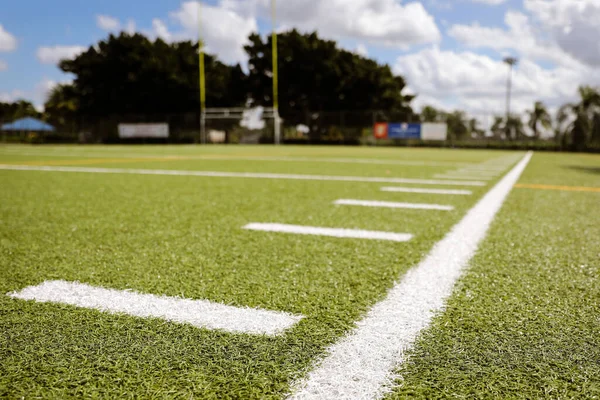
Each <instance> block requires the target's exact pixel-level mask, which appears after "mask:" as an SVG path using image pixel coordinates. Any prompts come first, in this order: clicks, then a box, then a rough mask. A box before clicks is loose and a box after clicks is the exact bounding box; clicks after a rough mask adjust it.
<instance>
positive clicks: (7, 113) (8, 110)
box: [0, 100, 40, 122]
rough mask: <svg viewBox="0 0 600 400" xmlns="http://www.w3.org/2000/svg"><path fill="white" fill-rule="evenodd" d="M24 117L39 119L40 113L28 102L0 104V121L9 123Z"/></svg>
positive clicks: (19, 101)
mask: <svg viewBox="0 0 600 400" xmlns="http://www.w3.org/2000/svg"><path fill="white" fill-rule="evenodd" d="M24 117H34V118H39V117H40V113H39V112H38V111H37V110H36V109H35V107H34V105H33V104H31V103H30V102H29V101H25V100H18V101H15V102H13V103H2V102H0V121H2V122H11V121H14V120H16V119H19V118H24Z"/></svg>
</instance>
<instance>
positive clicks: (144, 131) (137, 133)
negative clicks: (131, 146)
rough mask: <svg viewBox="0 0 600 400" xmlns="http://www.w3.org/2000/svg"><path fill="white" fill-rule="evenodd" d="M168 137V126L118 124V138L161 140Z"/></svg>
mask: <svg viewBox="0 0 600 400" xmlns="http://www.w3.org/2000/svg"><path fill="white" fill-rule="evenodd" d="M168 137H169V124H119V138H121V139H135V138H163V139H166V138H168Z"/></svg>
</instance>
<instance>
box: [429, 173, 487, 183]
mask: <svg viewBox="0 0 600 400" xmlns="http://www.w3.org/2000/svg"><path fill="white" fill-rule="evenodd" d="M433 177H434V178H438V179H453V180H456V179H467V180H473V179H477V180H480V181H489V180H490V179H494V177H489V176H468V175H460V174H453V175H449V174H435V175H434V176H433Z"/></svg>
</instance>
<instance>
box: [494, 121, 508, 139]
mask: <svg viewBox="0 0 600 400" xmlns="http://www.w3.org/2000/svg"><path fill="white" fill-rule="evenodd" d="M490 130H491V131H492V134H493V135H494V138H495V139H502V138H503V135H505V133H506V129H505V128H504V118H502V117H494V123H493V124H492V127H491V128H490Z"/></svg>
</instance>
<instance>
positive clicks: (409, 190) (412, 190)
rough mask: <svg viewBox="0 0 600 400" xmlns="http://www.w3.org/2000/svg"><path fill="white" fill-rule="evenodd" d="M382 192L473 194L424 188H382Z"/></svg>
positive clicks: (465, 191) (463, 191)
mask: <svg viewBox="0 0 600 400" xmlns="http://www.w3.org/2000/svg"><path fill="white" fill-rule="evenodd" d="M381 191H382V192H399V193H428V194H456V195H464V196H469V195H471V194H473V192H472V191H470V190H453V189H425V188H409V187H399V186H384V187H382V188H381Z"/></svg>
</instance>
